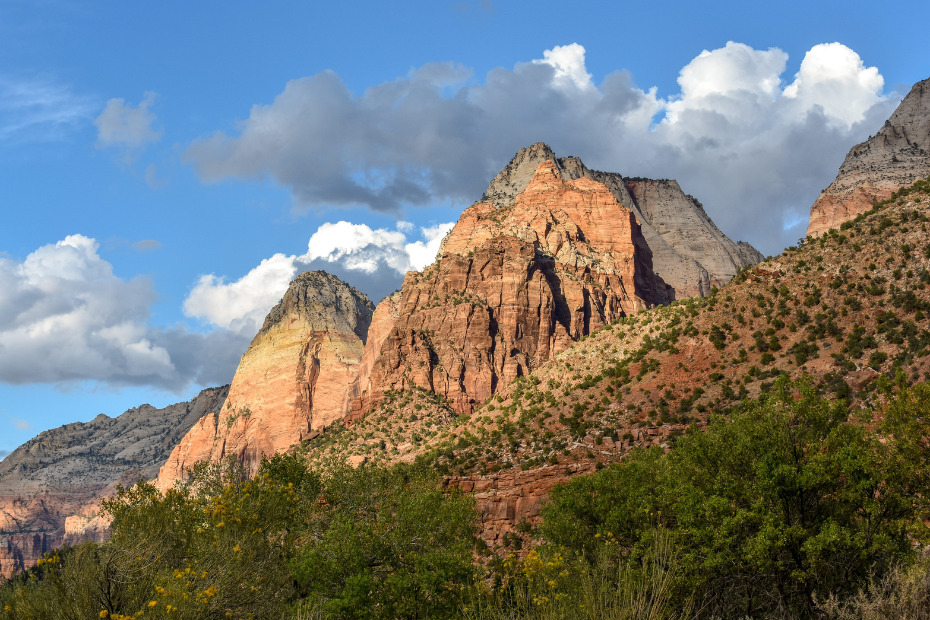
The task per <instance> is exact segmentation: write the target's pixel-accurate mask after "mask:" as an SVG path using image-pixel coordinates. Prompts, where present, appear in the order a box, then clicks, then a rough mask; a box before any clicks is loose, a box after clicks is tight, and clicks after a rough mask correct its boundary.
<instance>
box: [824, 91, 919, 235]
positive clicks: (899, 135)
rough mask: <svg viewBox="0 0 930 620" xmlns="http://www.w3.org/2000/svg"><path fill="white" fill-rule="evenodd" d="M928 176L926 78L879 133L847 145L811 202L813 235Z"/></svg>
mask: <svg viewBox="0 0 930 620" xmlns="http://www.w3.org/2000/svg"><path fill="white" fill-rule="evenodd" d="M927 175H930V78H928V79H926V80H924V81H922V82H918V83H917V84H914V87H913V88H912V89H911V92H910V93H908V95H907V97H905V98H904V100H903V101H901V103H900V105H898V108H897V109H896V110H895V111H894V114H892V115H891V118H889V119H888V120H887V121H885V124H884V126H883V127H882V128H881V129H880V130H879V131H878V133H877V134H875V135H874V136H872V137H871V138H869V139H868V140H866V141H865V142H862V143H860V144H857V145H856V146H854V147H852V148H851V149H849V153H848V154H847V155H846V159H845V160H844V161H843V165H842V166H840V170H839V173H838V174H837V176H836V179H835V180H834V181H833V182H832V183H830V186H829V187H827V189H825V190H823V192H822V193H821V194H820V197H819V198H817V201H816V202H815V203H814V206H813V207H811V216H810V224H809V225H808V227H807V234H808V236H812V237H816V236H818V235H821V234H823V233H825V232H827V231H828V230H830V229H831V228H837V227H838V226H839V225H840V224H842V223H843V222H846V221H848V220H851V219H853V218H854V217H856V216H857V215H859V214H860V213H864V212H866V211H868V210H869V209H871V208H872V205H873V204H874V203H875V202H878V201H881V200H885V199H886V198H888V197H889V196H891V194H892V193H894V191H895V190H897V189H900V188H902V187H905V186H908V185H911V184H912V183H914V182H915V181H917V180H918V179H922V178H925V177H926V176H927Z"/></svg>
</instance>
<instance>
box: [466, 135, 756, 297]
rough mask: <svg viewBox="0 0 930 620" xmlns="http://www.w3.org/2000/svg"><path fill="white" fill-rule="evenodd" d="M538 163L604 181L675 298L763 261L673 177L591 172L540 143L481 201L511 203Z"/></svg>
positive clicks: (568, 175)
mask: <svg viewBox="0 0 930 620" xmlns="http://www.w3.org/2000/svg"><path fill="white" fill-rule="evenodd" d="M543 161H550V162H552V164H553V165H554V166H555V169H556V170H557V171H558V174H559V176H561V177H562V178H563V179H565V180H567V181H568V180H573V179H579V178H584V177H587V178H589V179H592V180H594V181H598V182H599V183H603V184H604V185H605V186H607V189H609V190H610V193H611V194H613V195H614V197H615V198H616V199H617V201H618V202H619V203H620V204H622V205H623V206H625V207H626V208H628V209H630V210H631V211H633V214H634V215H635V216H636V219H637V221H638V222H639V224H640V226H641V228H642V235H643V238H645V240H646V244H647V245H648V246H649V249H650V251H651V252H652V267H653V271H655V272H656V274H658V275H659V277H661V278H662V279H663V280H664V281H665V283H666V284H668V285H669V286H671V287H672V288H673V289H674V295H675V299H681V298H684V297H691V296H695V295H699V296H704V295H707V294H709V293H710V291H711V288H712V287H714V286H722V285H723V284H725V283H726V282H728V281H729V280H730V278H732V277H733V276H734V275H735V274H736V273H737V272H738V271H739V270H740V269H742V268H744V267H748V266H750V265H755V264H756V263H758V262H760V261H761V260H762V259H763V256H762V255H761V254H760V253H759V252H758V251H757V250H756V249H755V248H753V247H752V246H751V245H749V244H748V243H745V242H743V241H740V242H739V243H734V242H733V241H732V240H731V239H730V238H729V237H727V236H726V235H725V234H723V232H721V230H720V229H719V228H717V226H716V225H715V224H714V222H713V221H712V220H711V219H710V217H708V215H707V213H706V212H705V211H704V207H703V206H702V205H701V203H700V202H698V201H697V200H696V199H695V198H694V197H692V196H689V195H687V194H685V193H684V192H683V191H682V189H681V187H679V185H678V183H677V182H676V181H674V180H669V179H661V180H652V179H640V178H637V179H631V178H624V177H623V176H621V175H620V174H617V173H615V172H601V171H598V170H591V169H589V168H588V167H587V166H585V165H584V162H582V161H581V160H580V159H579V158H577V157H556V154H555V153H554V152H553V151H552V149H551V148H549V146H548V145H547V144H545V143H542V142H537V143H536V144H533V145H531V146H528V147H526V148H522V149H520V150H519V151H517V154H516V155H514V157H513V159H512V160H511V161H510V163H509V164H507V166H505V167H504V169H503V170H501V172H500V173H499V174H498V175H497V176H496V177H494V179H493V180H492V181H491V183H490V184H489V185H488V189H487V191H486V192H485V198H484V199H483V201H484V202H489V203H492V204H494V205H495V206H498V207H507V206H510V205H512V204H513V201H514V200H515V199H516V197H517V196H518V195H519V194H520V193H521V192H522V191H523V190H524V189H526V187H527V186H528V185H529V182H530V180H531V179H532V178H533V176H534V175H535V172H536V169H537V168H538V167H539V164H540V163H542V162H543Z"/></svg>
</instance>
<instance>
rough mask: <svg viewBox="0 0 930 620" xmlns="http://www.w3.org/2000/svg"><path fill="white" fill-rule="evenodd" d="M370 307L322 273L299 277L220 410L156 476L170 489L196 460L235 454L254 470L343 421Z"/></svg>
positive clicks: (184, 442) (193, 431)
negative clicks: (267, 458)
mask: <svg viewBox="0 0 930 620" xmlns="http://www.w3.org/2000/svg"><path fill="white" fill-rule="evenodd" d="M373 310H374V306H373V304H372V303H371V301H369V300H368V298H367V297H366V296H365V295H364V294H362V293H360V292H359V291H357V290H356V289H354V288H352V287H351V286H349V285H348V284H346V283H344V282H342V281H341V280H339V279H338V278H336V277H335V276H331V275H329V274H328V273H325V272H322V271H311V272H307V273H303V274H301V275H299V276H297V278H295V279H294V281H293V282H292V283H291V285H290V287H289V288H288V290H287V292H286V293H285V294H284V297H283V299H281V301H280V302H279V303H278V304H277V305H276V306H275V307H274V308H273V309H272V310H271V312H270V313H269V314H268V316H267V317H266V318H265V323H264V325H263V326H262V328H261V330H260V331H259V332H258V335H256V336H255V338H254V339H253V340H252V344H251V345H250V346H249V349H248V351H246V353H245V355H243V356H242V360H241V361H240V362H239V368H238V369H237V370H236V374H235V377H234V378H233V382H232V385H231V386H230V389H229V397H228V398H227V399H226V405H225V407H224V408H223V411H222V412H219V411H217V412H210V413H208V414H207V415H205V416H204V417H202V418H201V419H200V420H198V421H197V423H196V424H195V425H194V426H193V428H191V430H190V431H189V432H188V433H187V434H186V435H185V436H184V437H183V439H181V441H180V443H178V445H177V446H176V447H175V449H174V450H173V451H172V452H171V455H170V457H169V458H168V460H167V462H166V463H165V465H164V466H163V467H162V469H161V471H160V473H159V476H158V485H159V486H160V488H163V489H165V488H170V487H171V486H172V485H173V484H174V481H175V480H177V479H179V478H180V477H181V476H183V473H184V472H185V471H186V470H188V469H189V468H190V467H191V466H193V464H194V463H196V462H197V461H217V460H220V459H222V458H224V457H226V456H229V455H234V456H235V457H236V458H237V459H239V460H240V461H241V462H243V463H245V464H246V465H247V466H249V467H251V468H253V469H254V468H255V467H257V465H258V464H259V463H260V462H261V458H262V456H263V455H271V454H274V453H276V452H280V451H281V450H284V449H286V448H288V447H290V446H291V445H292V444H294V443H295V442H298V441H300V440H301V439H304V438H306V437H307V436H308V435H310V434H311V433H313V432H316V431H319V430H320V429H322V428H323V427H325V426H327V425H328V424H331V423H332V422H333V421H335V420H338V419H340V418H342V417H343V416H344V415H345V413H346V411H347V409H348V397H349V391H348V386H349V385H350V384H351V383H352V382H353V380H354V378H355V377H356V375H357V373H358V366H359V362H360V361H361V357H362V352H363V350H364V346H365V341H366V337H367V334H368V328H369V326H370V324H371V315H372V311H373Z"/></svg>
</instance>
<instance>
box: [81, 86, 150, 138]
mask: <svg viewBox="0 0 930 620" xmlns="http://www.w3.org/2000/svg"><path fill="white" fill-rule="evenodd" d="M154 102H155V93H152V92H147V93H145V96H144V97H143V99H142V101H141V102H139V105H138V106H136V107H133V105H132V104H127V103H126V100H125V99H122V98H115V99H110V100H109V101H107V105H106V107H105V108H104V109H103V112H101V113H100V116H98V117H97V118H96V120H94V125H96V126H97V142H98V143H99V144H100V145H101V146H118V147H124V148H129V149H135V148H139V147H142V146H145V145H147V144H150V143H153V142H158V141H159V140H160V139H161V132H160V131H158V130H156V129H155V128H154V127H153V125H154V123H155V115H154V114H153V113H152V112H151V111H150V110H149V107H150V106H151V105H152V104H153V103H154Z"/></svg>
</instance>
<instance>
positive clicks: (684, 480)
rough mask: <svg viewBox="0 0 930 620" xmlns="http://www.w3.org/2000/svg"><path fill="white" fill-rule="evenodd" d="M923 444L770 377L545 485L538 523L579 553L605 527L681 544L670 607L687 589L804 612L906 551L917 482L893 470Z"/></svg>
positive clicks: (738, 611)
mask: <svg viewBox="0 0 930 620" xmlns="http://www.w3.org/2000/svg"><path fill="white" fill-rule="evenodd" d="M795 393H799V396H800V397H799V399H798V400H796V397H795V396H794V394H795ZM925 407H930V405H925ZM903 417H904V419H905V420H910V418H909V417H907V416H903ZM915 424H916V423H915ZM896 428H898V430H899V431H900V432H899V434H900V435H901V436H902V437H903V436H906V437H911V438H912V437H914V434H915V429H914V428H912V427H909V426H907V424H905V423H901V424H899V425H898V427H896ZM921 428H923V427H921ZM904 445H906V446H908V447H907V448H906V449H904V448H900V446H904ZM922 445H924V444H921V443H920V442H919V441H911V442H910V443H907V444H902V443H901V442H900V441H892V442H889V443H888V445H887V446H886V445H883V444H882V443H880V442H879V441H878V439H877V438H876V437H875V436H874V435H872V434H869V433H867V432H866V431H865V430H864V429H862V428H861V427H859V426H855V425H852V424H849V423H848V413H847V409H846V404H845V402H842V401H840V402H830V401H828V400H826V399H824V398H821V397H819V396H817V395H816V394H815V392H814V390H813V389H812V388H811V387H810V385H809V384H808V383H807V382H802V383H798V384H792V383H789V382H788V381H787V380H786V379H785V378H779V380H778V381H777V382H776V383H775V385H774V386H773V388H772V390H771V395H770V396H769V397H768V398H766V399H765V400H763V401H756V402H751V403H748V404H746V405H745V406H743V407H742V408H741V409H740V410H739V411H737V412H736V413H735V414H733V417H732V419H731V420H724V419H722V418H715V419H714V420H712V422H711V423H710V425H709V427H708V429H707V431H706V432H704V433H694V434H691V435H689V436H686V437H683V438H681V439H680V440H679V442H678V443H677V445H676V447H675V449H674V450H672V451H671V452H669V453H664V452H663V451H662V450H661V448H652V449H649V450H641V451H638V452H634V453H632V454H631V455H629V456H628V457H627V458H626V459H625V460H624V462H623V463H622V464H620V465H617V466H612V467H610V468H607V469H604V470H602V471H601V472H599V473H596V474H594V475H592V476H588V477H585V478H578V479H576V480H573V481H572V482H570V483H569V484H567V485H565V486H561V487H557V488H556V489H554V490H553V492H552V495H551V497H552V501H551V503H550V504H549V505H548V506H546V507H545V509H544V512H543V515H544V520H543V522H542V525H541V532H542V534H543V535H544V536H545V537H546V539H547V540H548V541H550V542H551V543H553V544H558V545H562V546H564V547H565V548H567V549H570V550H574V551H576V552H578V553H580V554H586V555H589V556H590V554H591V553H592V552H593V550H594V548H595V546H594V545H595V541H596V540H597V536H601V537H602V536H605V535H606V534H607V533H608V532H609V533H611V534H613V535H614V536H615V537H616V539H617V541H618V544H619V545H621V546H622V547H623V548H624V549H625V550H626V553H627V554H628V557H629V558H631V559H632V560H635V559H636V558H637V557H641V556H642V555H643V553H645V550H646V549H647V548H648V546H649V541H650V540H652V537H653V536H654V535H655V532H656V530H657V529H658V528H662V529H664V530H665V531H667V532H668V534H669V536H670V538H671V541H672V543H673V545H674V546H675V547H676V549H677V552H678V554H679V555H680V562H679V566H680V574H679V575H678V576H677V578H676V580H675V584H674V586H673V587H672V588H671V590H670V591H671V597H672V599H673V600H674V601H676V604H677V605H678V608H679V609H681V608H683V607H684V606H685V604H686V602H687V601H689V600H691V599H692V598H693V599H694V601H695V606H696V608H697V609H699V610H701V612H700V614H699V616H702V617H742V616H744V615H749V616H755V615H766V614H775V615H788V616H792V617H793V616H805V617H806V616H811V615H814V614H815V613H816V610H815V603H814V599H815V596H816V597H820V598H821V600H824V599H826V598H828V597H829V596H831V595H834V596H846V595H850V594H852V593H853V592H855V591H856V589H857V588H859V587H861V586H863V585H864V584H865V583H866V581H867V580H868V578H869V577H870V576H872V575H882V574H884V573H885V572H887V570H888V569H889V568H890V567H891V566H893V565H894V563H895V562H896V561H898V560H900V559H902V558H906V557H908V556H909V554H910V553H911V544H910V539H909V532H911V533H915V532H924V531H925V529H926V528H924V526H923V523H922V522H921V520H920V518H919V515H920V514H922V509H921V507H920V506H919V502H921V501H923V500H921V499H919V498H920V497H924V496H926V493H920V492H919V490H918V487H917V486H915V483H914V481H915V480H917V478H916V477H915V476H913V475H911V476H907V475H905V473H902V472H901V471H900V469H901V467H902V463H905V462H907V459H913V458H915V455H916V454H917V453H918V451H919V448H920V446H922ZM895 446H899V447H895ZM895 450H898V452H895ZM895 454H898V457H897V460H896V458H892V457H893V456H894V455H895ZM927 456H928V455H927V454H924V455H923V458H924V459H926V457H927ZM920 462H926V460H923V461H912V463H920ZM892 464H894V467H892V466H891V465H892ZM918 467H920V466H919V465H916V464H911V465H910V466H909V468H910V470H915V469H917V468H918ZM920 482H921V484H923V483H924V482H925V481H920ZM918 486H919V485H918ZM922 488H923V489H927V488H930V487H928V486H926V485H925V486H923V487H922Z"/></svg>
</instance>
